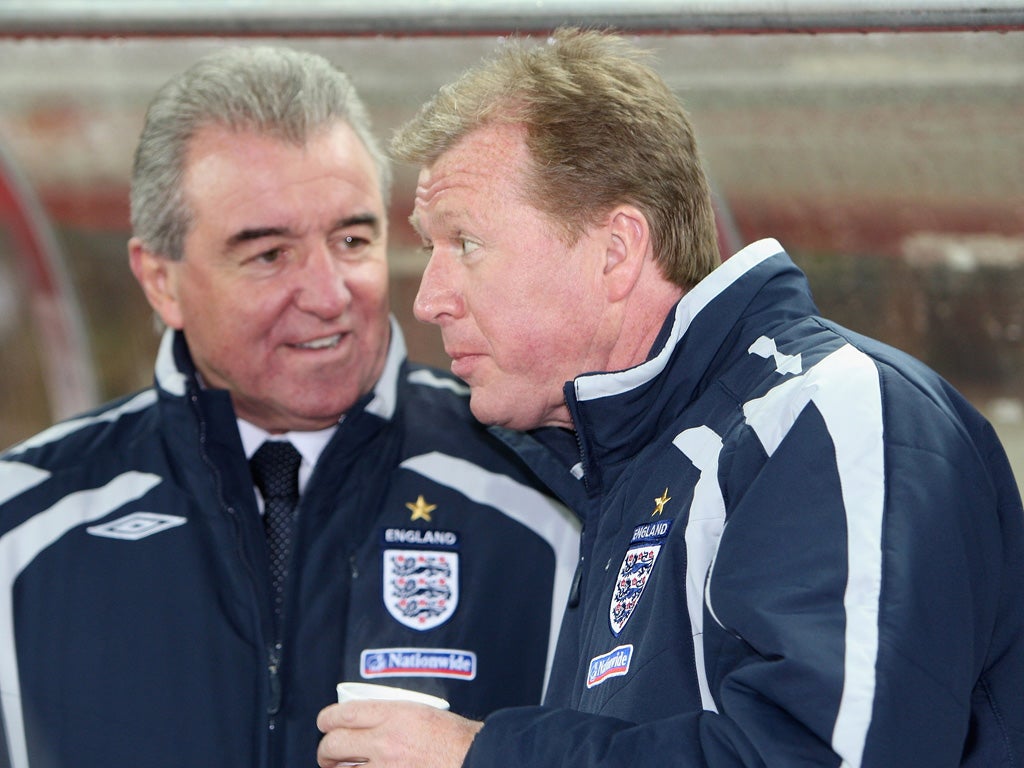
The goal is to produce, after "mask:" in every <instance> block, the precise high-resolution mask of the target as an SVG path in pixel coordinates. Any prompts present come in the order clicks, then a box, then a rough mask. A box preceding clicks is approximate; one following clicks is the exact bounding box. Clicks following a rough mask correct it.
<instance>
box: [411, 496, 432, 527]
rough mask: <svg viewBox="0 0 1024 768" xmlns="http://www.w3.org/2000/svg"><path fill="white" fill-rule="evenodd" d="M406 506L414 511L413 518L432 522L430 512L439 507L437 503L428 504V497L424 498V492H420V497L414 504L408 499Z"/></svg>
mask: <svg viewBox="0 0 1024 768" xmlns="http://www.w3.org/2000/svg"><path fill="white" fill-rule="evenodd" d="M405 506H406V507H407V508H408V509H409V510H410V511H411V512H412V517H410V518H409V520H410V521H412V520H426V521H427V522H428V523H429V522H430V513H431V512H433V511H434V510H435V509H437V504H427V501H426V499H424V498H423V494H420V496H419V498H417V499H416V503H415V504H414V503H413V502H411V501H407V502H406V503H405Z"/></svg>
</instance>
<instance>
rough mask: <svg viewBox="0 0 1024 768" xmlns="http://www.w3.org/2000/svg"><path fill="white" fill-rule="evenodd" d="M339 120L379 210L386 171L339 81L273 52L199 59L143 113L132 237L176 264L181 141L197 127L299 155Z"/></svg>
mask: <svg viewBox="0 0 1024 768" xmlns="http://www.w3.org/2000/svg"><path fill="white" fill-rule="evenodd" d="M339 121H340V122H344V123H346V124H348V125H349V126H350V127H351V128H352V130H353V131H354V132H355V134H356V136H358V138H359V139H360V141H362V143H363V144H364V145H365V147H366V149H367V151H368V152H369V154H370V157H371V158H372V159H373V162H374V164H375V165H376V167H377V175H378V178H379V180H380V186H381V195H382V197H383V199H384V201H385V203H387V201H388V197H389V194H390V188H391V167H390V165H389V161H388V158H387V155H386V154H385V153H384V152H383V150H382V149H381V147H380V145H379V144H378V142H377V139H376V137H375V136H374V135H373V131H372V129H371V125H370V119H369V116H368V115H367V112H366V108H365V107H364V105H363V102H362V101H361V99H360V98H359V95H358V94H357V93H356V90H355V87H354V86H353V85H352V82H351V80H350V79H349V78H348V76H347V75H346V74H345V73H344V72H342V71H341V70H339V69H338V68H337V67H335V66H334V65H333V64H331V63H330V62H329V61H327V59H325V58H323V57H322V56H318V55H315V54H311V53H304V52H300V51H295V50H292V49H289V48H279V47H272V46H254V47H233V48H227V49H225V50H223V51H219V52H217V53H213V54H210V55H208V56H205V57H203V58H201V59H199V61H197V62H196V63H195V64H193V65H192V66H191V67H189V68H188V69H186V70H185V71H184V72H182V73H180V74H179V75H177V76H176V77H174V78H172V79H171V80H170V81H169V82H167V83H166V84H165V85H164V86H163V87H162V88H161V89H160V90H159V91H157V93H156V96H155V97H154V98H153V101H152V102H151V103H150V105H149V108H148V110H147V111H146V119H145V124H144V125H143V128H142V134H141V136H140V138H139V144H138V147H137V148H136V151H135V161H134V165H133V167H132V181H131V224H132V231H133V234H134V235H135V236H136V237H138V238H140V239H141V240H142V242H143V243H144V244H145V246H146V248H148V249H149V250H151V251H153V252H154V253H159V254H161V255H163V256H166V257H168V258H171V259H175V260H177V259H180V258H181V257H182V256H183V249H184V241H185V236H186V234H187V233H188V230H189V226H190V225H191V221H192V212H191V211H189V209H188V205H187V203H186V201H185V199H184V194H183V191H182V186H181V184H182V178H183V176H184V173H185V160H186V155H187V152H188V147H189V142H190V141H191V139H192V137H193V136H194V135H195V134H196V133H197V132H198V131H199V130H200V129H201V128H204V127H208V126H220V127H224V128H228V129H230V130H233V131H253V132H256V133H259V134H263V135H267V136H271V137H274V138H278V139H281V140H282V141H287V142H290V143H293V144H296V145H299V146H301V145H303V144H305V143H306V141H307V140H308V139H309V137H311V136H312V135H314V134H315V133H317V132H319V131H322V130H326V129H329V128H331V127H332V126H334V125H335V124H336V123H338V122H339Z"/></svg>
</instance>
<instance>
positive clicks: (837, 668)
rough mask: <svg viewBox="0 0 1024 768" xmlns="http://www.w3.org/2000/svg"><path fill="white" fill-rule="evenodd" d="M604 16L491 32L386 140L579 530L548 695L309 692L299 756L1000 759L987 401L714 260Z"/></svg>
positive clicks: (1008, 507)
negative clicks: (310, 720)
mask: <svg viewBox="0 0 1024 768" xmlns="http://www.w3.org/2000/svg"><path fill="white" fill-rule="evenodd" d="M637 53H638V52H637V51H636V50H635V49H634V48H633V47H632V46H631V45H629V44H628V43H627V42H626V41H624V40H622V39H621V38H618V37H615V36H613V35H605V34H601V33H599V32H578V31H573V30H565V31H560V32H559V33H558V34H556V35H555V36H554V38H553V40H551V41H548V42H547V43H545V44H538V45H534V46H530V45H527V44H525V43H518V42H516V43H513V44H510V45H509V46H507V47H506V48H505V49H503V50H502V51H500V52H499V53H498V54H497V56H496V57H494V58H493V59H492V60H490V61H488V62H486V63H484V64H483V65H481V66H479V67H477V68H475V69H473V70H471V71H470V72H469V73H467V74H466V75H464V76H463V77H462V78H461V79H460V80H458V81H457V82H455V83H453V84H452V85H449V86H446V87H444V88H442V89H441V91H440V92H439V93H438V94H437V96H436V97H435V98H434V99H433V100H432V101H431V102H429V103H428V104H427V105H426V106H425V107H424V108H423V110H422V111H421V112H420V113H419V115H418V116H417V117H416V118H415V119H413V120H412V121H411V123H409V124H408V125H406V126H405V127H404V128H403V129H402V130H401V131H400V132H399V134H398V136H397V138H396V140H395V141H394V143H393V148H394V150H395V153H396V154H397V156H398V157H399V158H400V159H402V160H406V161H409V162H413V163H416V164H418V165H420V166H421V168H422V170H421V172H420V176H419V182H418V187H417V191H416V201H415V208H414V211H413V214H412V222H413V224H414V225H415V226H416V228H417V229H418V231H419V232H420V234H421V236H422V238H423V241H424V244H425V246H426V248H427V249H428V250H429V252H430V261H429V262H428V264H427V267H426V270H425V272H424V275H423V281H422V285H421V287H420V291H419V294H418V296H417V299H416V314H417V316H418V317H419V318H420V319H421V320H425V321H428V322H431V323H435V324H437V325H438V326H439V327H440V329H441V332H442V334H443V336H444V342H445V349H446V350H447V352H448V354H449V355H450V356H451V358H452V370H453V371H454V372H455V373H456V374H457V375H458V376H460V377H461V378H463V379H464V380H465V381H466V382H467V383H468V384H469V386H470V388H471V407H472V410H473V412H474V414H475V415H476V416H478V417H479V418H480V419H482V420H483V421H485V422H488V423H491V424H495V425H501V426H502V427H506V428H511V429H512V430H517V431H519V432H524V433H525V434H518V433H516V434H510V435H509V440H510V442H512V443H513V444H514V445H516V446H517V447H518V448H519V449H520V450H521V452H522V454H523V455H524V456H528V457H530V458H531V460H532V461H533V462H534V463H535V466H536V467H537V470H538V472H542V473H543V476H544V477H545V479H546V481H547V482H548V483H549V484H550V486H551V487H552V488H553V489H554V490H556V491H558V492H559V493H561V494H562V495H563V496H564V498H566V499H572V498H575V497H576V496H577V495H578V494H579V493H580V492H582V494H583V495H584V497H585V498H584V500H582V501H581V502H579V503H578V504H577V509H578V512H579V513H580V515H581V516H582V517H583V519H584V534H583V543H582V547H581V555H580V562H579V567H578V569H577V576H576V580H575V585H574V588H573V592H572V594H571V596H570V601H569V605H568V608H567V611H566V614H565V618H564V621H563V624H562V633H561V637H560V640H559V647H558V651H557V654H556V658H555V663H554V668H553V671H552V677H551V682H550V686H549V688H548V692H547V696H546V699H545V706H542V707H532V708H516V709H507V710H503V711H500V712H497V713H495V714H493V715H491V716H489V717H488V718H486V719H485V720H483V722H479V721H471V720H467V719H464V718H460V717H457V716H455V715H452V714H449V713H443V712H436V711H432V710H427V709H425V708H423V707H418V706H415V705H410V704H406V705H401V704H387V705H385V704H379V703H366V704H360V703H353V704H345V705H335V706H333V707H330V708H327V709H325V710H324V712H322V713H321V715H320V718H319V726H320V728H321V730H323V731H324V732H325V734H326V735H325V736H324V739H323V741H322V742H321V745H320V752H319V760H320V765H321V766H323V768H330V767H333V766H336V765H339V764H344V763H345V762H356V761H363V760H368V761H369V765H371V766H373V767H374V768H398V767H399V766H403V767H405V766H419V767H420V768H456V767H457V766H459V765H462V766H466V768H483V767H484V766H487V767H488V768H490V767H491V766H516V767H517V768H550V767H551V766H572V767H573V768H583V767H585V766H594V767H596V766H621V765H639V764H645V765H647V764H649V765H658V766H679V767H680V768H683V767H693V768H696V767H697V766H714V767H716V768H718V767H720V766H730V767H733V766H785V767H786V768H791V767H792V766H797V765H800V766H822V767H824V766H840V765H841V766H851V767H853V766H929V768H934V767H936V766H956V765H962V766H974V767H976V768H983V767H984V768H991V767H992V766H1011V765H1019V764H1021V763H1022V761H1024V697H1022V696H1021V690H1024V512H1022V509H1021V501H1020V496H1019V493H1018V490H1017V486H1016V483H1015V481H1014V478H1013V475H1012V473H1011V471H1010V468H1009V465H1008V463H1007V460H1006V456H1005V453H1004V451H1003V450H1002V447H1001V446H1000V445H999V442H998V440H997V439H996V437H995V434H994V433H993V431H992V429H991V427H990V426H989V425H988V424H987V423H986V422H985V421H984V419H983V418H982V417H981V416H980V415H979V414H978V413H977V412H976V411H975V410H974V409H973V408H972V407H971V406H970V405H969V404H968V403H967V402H966V401H965V400H964V398H963V397H961V396H960V395H959V394H958V393H957V392H955V391H954V390H953V389H952V387H950V386H949V385H948V384H947V383H946V382H944V381H943V380H942V379H941V378H940V377H939V376H937V375H936V374H935V373H933V372H932V371H930V370H928V369H927V368H926V367H925V366H924V365H922V364H921V363H919V362H917V361H915V360H913V359H911V358H910V357H908V356H906V355H904V354H902V353H900V352H898V351H896V350H894V349H892V348H890V347H887V346H885V345H883V344H880V343H878V342H876V341H873V340H870V339H867V338H865V337H863V336H860V335H858V334H856V333H853V332H851V331H849V330H847V329H845V328H842V327H840V326H838V325H836V324H835V323H832V322H830V321H828V320H826V319H824V318H822V317H820V316H819V314H818V311H817V309H816V308H815V305H814V303H813V301H812V299H811V296H810V292H809V289H808V286H807V283H806V281H805V278H804V276H803V274H802V273H801V272H800V270H799V269H798V268H797V267H796V266H795V265H794V263H793V262H792V261H791V260H790V258H789V256H787V254H786V253H785V251H784V250H783V249H782V247H781V246H780V245H779V243H777V242H776V241H774V240H771V239H767V240H761V241H759V242H756V243H753V244H752V245H750V246H748V247H746V248H744V249H743V250H741V251H740V252H739V253H737V254H735V255H733V256H731V257H730V258H728V259H727V260H726V261H725V262H724V263H723V264H721V265H720V266H719V265H717V248H716V238H715V222H714V218H713V215H712V206H711V198H710V194H709V191H708V184H707V182H706V180H705V176H704V173H703V171H702V169H701V165H700V161H699V157H698V154H697V148H696V145H695V142H694V137H693V131H692V129H691V126H690V122H689V119H688V117H687V114H686V112H685V111H684V109H683V108H682V106H681V105H680V104H679V102H678V100H677V99H676V98H675V97H674V96H673V94H672V93H671V92H670V90H669V89H668V87H667V86H666V85H665V83H664V82H663V81H662V80H661V78H660V77H658V76H657V75H656V74H655V72H654V71H653V70H652V69H651V68H650V67H648V66H647V65H645V64H644V63H642V62H641V61H640V60H639V58H638V55H637Z"/></svg>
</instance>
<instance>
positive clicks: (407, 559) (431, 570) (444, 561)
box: [383, 549, 459, 631]
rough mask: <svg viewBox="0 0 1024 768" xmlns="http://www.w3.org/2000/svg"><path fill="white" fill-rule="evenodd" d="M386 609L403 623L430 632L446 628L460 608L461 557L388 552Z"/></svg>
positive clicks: (422, 551) (414, 551) (426, 552)
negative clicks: (442, 627)
mask: <svg viewBox="0 0 1024 768" xmlns="http://www.w3.org/2000/svg"><path fill="white" fill-rule="evenodd" d="M383 558H384V582H383V584H384V596H383V597H384V605H385V606H387V609H388V612H389V613H390V614H391V615H392V616H393V617H394V618H395V619H396V620H397V621H399V622H400V623H402V624H404V625H405V626H407V627H410V628H412V629H418V630H421V631H426V630H428V629H433V628H434V627H438V626H440V625H441V624H444V623H445V622H446V621H448V619H450V618H451V616H452V614H453V613H455V608H456V607H457V606H458V604H459V554H458V552H452V551H450V550H437V549H386V550H384V552H383Z"/></svg>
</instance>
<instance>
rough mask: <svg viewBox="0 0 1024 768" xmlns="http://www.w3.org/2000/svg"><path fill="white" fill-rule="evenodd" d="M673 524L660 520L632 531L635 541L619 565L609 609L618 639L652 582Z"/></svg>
mask: <svg viewBox="0 0 1024 768" xmlns="http://www.w3.org/2000/svg"><path fill="white" fill-rule="evenodd" d="M671 525H672V521H671V520H659V521H657V522H655V523H650V524H647V525H638V526H637V527H636V528H635V529H634V530H633V540H632V541H631V542H630V547H629V549H628V550H626V556H625V557H624V558H622V565H621V566H619V574H618V576H616V578H615V588H614V589H613V590H612V602H611V606H610V608H609V610H608V619H609V621H610V622H611V626H612V634H613V635H615V636H616V637H618V635H619V633H620V632H621V631H622V630H623V628H624V627H625V626H626V622H627V621H629V617H630V616H632V615H633V611H634V610H635V609H636V606H637V603H638V602H640V596H641V595H642V594H643V593H644V588H645V587H646V586H647V582H649V581H650V579H651V574H652V573H653V572H654V563H655V561H657V559H658V553H659V552H661V545H662V542H663V541H664V539H665V537H666V536H667V535H668V531H669V528H670V527H671Z"/></svg>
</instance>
